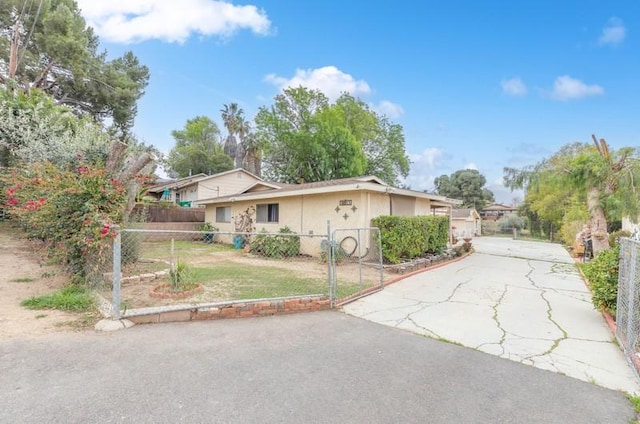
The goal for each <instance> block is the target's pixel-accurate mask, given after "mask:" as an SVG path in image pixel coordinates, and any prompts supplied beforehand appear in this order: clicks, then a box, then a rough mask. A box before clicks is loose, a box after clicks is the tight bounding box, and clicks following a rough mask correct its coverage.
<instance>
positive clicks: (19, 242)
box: [0, 222, 99, 340]
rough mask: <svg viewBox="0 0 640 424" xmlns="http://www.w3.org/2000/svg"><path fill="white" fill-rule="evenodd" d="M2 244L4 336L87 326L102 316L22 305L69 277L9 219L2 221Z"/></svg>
mask: <svg viewBox="0 0 640 424" xmlns="http://www.w3.org/2000/svg"><path fill="white" fill-rule="evenodd" d="M0 246H2V248H1V249H0V340H2V339H8V338H25V337H39V336H43V335H47V334H50V333H54V332H60V331H78V330H84V329H86V328H87V327H91V326H92V324H93V322H95V321H96V320H97V319H99V318H98V317H97V315H96V314H95V313H91V314H87V313H82V314H78V313H69V312H62V311H56V310H41V311H33V310H29V309H25V308H23V307H22V306H20V302H21V301H22V300H24V299H27V298H29V297H31V296H41V295H43V294H47V293H51V292H53V291H55V290H57V289H59V288H61V287H62V286H63V285H64V283H65V282H66V281H68V277H67V276H65V275H63V274H62V273H60V270H59V269H58V268H57V267H55V266H50V265H46V264H45V262H44V252H42V251H41V249H40V248H39V247H38V246H37V245H36V244H34V243H30V242H28V241H26V240H23V239H20V237H19V233H18V232H16V231H15V230H14V229H12V228H11V227H10V226H9V225H8V223H6V222H4V223H0Z"/></svg>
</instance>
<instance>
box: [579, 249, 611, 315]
mask: <svg viewBox="0 0 640 424" xmlns="http://www.w3.org/2000/svg"><path fill="white" fill-rule="evenodd" d="M619 257H620V246H616V247H614V248H612V249H608V250H605V251H604V252H601V253H600V254H599V255H598V256H597V257H596V258H595V259H593V260H592V261H591V262H588V263H586V264H583V265H582V270H583V272H584V275H585V276H586V277H587V279H588V280H589V284H590V285H591V291H592V300H593V304H594V305H595V306H596V307H597V308H598V309H600V310H603V311H609V312H611V314H612V315H613V316H615V315H616V305H617V300H618V267H619V263H620V262H619V261H620V259H619Z"/></svg>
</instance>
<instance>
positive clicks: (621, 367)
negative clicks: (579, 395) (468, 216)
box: [343, 237, 640, 393]
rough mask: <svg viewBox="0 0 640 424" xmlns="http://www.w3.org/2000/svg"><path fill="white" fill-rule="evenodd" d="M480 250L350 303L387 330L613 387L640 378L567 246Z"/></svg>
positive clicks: (638, 389) (502, 245) (514, 243)
mask: <svg viewBox="0 0 640 424" xmlns="http://www.w3.org/2000/svg"><path fill="white" fill-rule="evenodd" d="M473 244H474V247H475V250H476V252H475V253H474V254H472V255H471V256H469V257H467V258H465V259H463V260H461V261H459V262H456V263H452V264H449V265H446V266H444V267H441V268H438V269H434V270H431V271H426V272H423V273H420V274H417V275H413V276H410V277H408V278H406V279H404V280H402V281H400V282H398V283H395V284H393V285H391V286H388V287H386V288H385V289H384V290H383V291H381V292H379V293H375V294H373V295H371V296H368V297H366V298H363V299H360V300H358V301H356V302H353V303H351V304H348V305H346V306H344V308H343V309H344V312H346V313H347V314H350V315H354V316H357V317H361V318H365V319H367V320H370V321H374V322H377V323H380V324H385V325H388V326H392V327H396V328H401V329H404V330H408V331H411V332H415V333H418V334H422V335H425V336H429V337H433V338H436V339H442V340H447V341H450V342H452V343H457V344H461V345H463V346H466V347H471V348H474V349H477V350H479V351H482V352H486V353H490V354H492V355H497V356H500V357H502V358H507V359H511V360H513V361H517V362H520V363H522V364H526V365H533V366H534V367H537V368H542V369H546V370H551V371H554V372H557V373H561V374H564V375H568V376H571V377H574V378H577V379H580V380H583V381H588V382H592V383H595V384H598V385H601V386H604V387H607V388H610V389H616V390H623V391H626V392H629V393H640V386H639V385H638V381H637V380H636V377H635V375H634V373H633V371H632V370H631V368H630V366H629V365H628V363H627V362H626V360H625V358H624V356H623V354H622V352H621V351H620V349H619V347H618V345H617V344H616V342H615V337H614V336H613V335H612V334H611V332H610V330H609V328H608V326H607V325H606V322H605V321H604V319H603V317H602V315H601V314H600V313H599V312H598V311H596V310H595V309H594V307H593V305H592V303H591V297H590V293H589V291H588V289H587V288H586V286H585V284H584V282H583V281H582V278H581V276H580V274H579V273H578V270H577V268H576V266H575V264H574V262H573V260H572V258H571V257H570V256H569V254H568V253H567V252H566V251H565V250H564V248H563V247H562V246H560V245H557V244H550V243H542V242H529V241H519V240H511V239H507V238H496V237H479V238H475V239H474V240H473Z"/></svg>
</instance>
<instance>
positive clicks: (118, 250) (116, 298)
mask: <svg viewBox="0 0 640 424" xmlns="http://www.w3.org/2000/svg"><path fill="white" fill-rule="evenodd" d="M121 264H122V236H121V234H120V227H116V236H115V237H114V239H113V289H112V290H113V295H112V298H113V299H112V301H113V304H112V312H111V315H112V318H113V319H114V320H116V319H120V282H121V281H120V279H121V277H122V269H121Z"/></svg>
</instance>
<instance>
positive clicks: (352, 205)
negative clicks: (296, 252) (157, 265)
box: [195, 176, 461, 254]
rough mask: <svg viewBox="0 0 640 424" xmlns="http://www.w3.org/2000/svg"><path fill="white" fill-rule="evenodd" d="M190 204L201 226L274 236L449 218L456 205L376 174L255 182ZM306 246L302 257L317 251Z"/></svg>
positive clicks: (225, 230) (458, 202) (319, 232)
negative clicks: (394, 219) (397, 218)
mask: <svg viewBox="0 0 640 424" xmlns="http://www.w3.org/2000/svg"><path fill="white" fill-rule="evenodd" d="M195 203H196V204H198V205H203V206H204V207H205V222H210V223H212V224H213V225H214V226H215V227H217V228H218V229H219V230H220V231H221V232H234V231H246V232H252V231H257V232H259V231H262V230H263V229H264V230H266V231H267V232H270V233H276V232H278V231H279V230H280V228H282V227H285V226H286V227H288V228H289V229H291V230H292V231H294V232H296V233H298V234H301V235H326V234H327V222H329V223H330V226H331V229H332V231H333V230H337V229H344V230H347V229H355V228H368V227H371V220H372V219H373V218H375V217H377V216H380V215H401V216H416V215H426V214H433V213H435V211H436V210H437V209H444V210H446V211H447V214H450V212H451V209H452V207H453V206H456V205H459V204H460V203H461V201H459V200H454V199H449V198H446V197H444V196H438V195H434V194H429V193H424V192H421V191H414V190H407V189H401V188H396V187H391V186H389V185H387V184H386V183H385V182H383V181H382V180H380V179H379V178H377V177H375V176H365V177H353V178H343V179H338V180H329V181H318V182H313V183H304V184H281V183H274V182H267V181H262V180H260V181H256V182H255V183H254V184H253V185H251V186H249V187H247V188H246V189H245V190H243V191H241V192H238V193H235V194H232V195H228V196H220V197H217V196H216V197H210V198H207V199H201V200H198V201H196V202H195ZM247 222H249V223H250V225H249V227H248V228H247V225H246V223H247ZM342 234H343V235H345V234H346V233H342ZM223 241H224V242H229V240H224V239H223ZM305 246H307V247H306V248H305ZM308 246H309V245H308V244H306V243H305V244H303V245H302V251H303V253H308V254H317V253H318V248H319V243H316V245H315V247H308ZM314 250H315V251H314Z"/></svg>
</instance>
